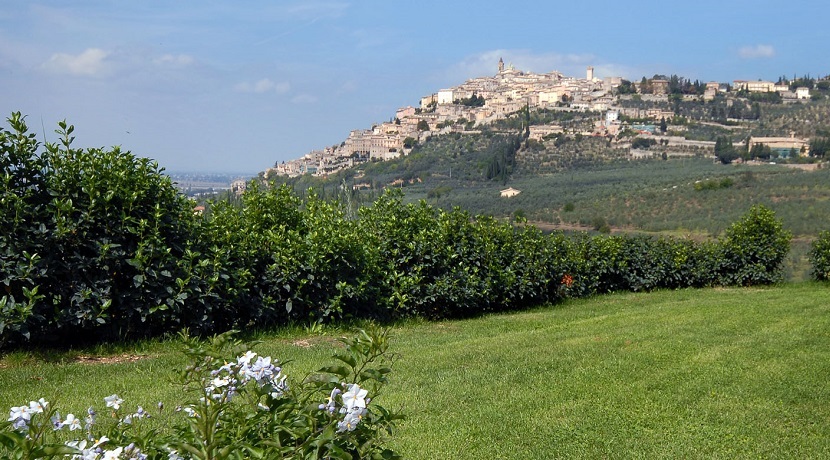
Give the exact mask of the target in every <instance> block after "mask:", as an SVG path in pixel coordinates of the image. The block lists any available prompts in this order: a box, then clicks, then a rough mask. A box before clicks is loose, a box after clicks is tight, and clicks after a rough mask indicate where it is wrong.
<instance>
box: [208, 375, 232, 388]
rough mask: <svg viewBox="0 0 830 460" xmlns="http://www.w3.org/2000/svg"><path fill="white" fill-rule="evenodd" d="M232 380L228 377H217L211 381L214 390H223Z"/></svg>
mask: <svg viewBox="0 0 830 460" xmlns="http://www.w3.org/2000/svg"><path fill="white" fill-rule="evenodd" d="M230 382H231V381H230V379H229V378H227V377H216V378H215V379H213V380H211V381H210V384H211V385H212V386H213V388H222V387H224V386H227V385H228V384H229V383H230Z"/></svg>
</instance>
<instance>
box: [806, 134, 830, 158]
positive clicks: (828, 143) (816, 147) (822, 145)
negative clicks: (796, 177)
mask: <svg viewBox="0 0 830 460" xmlns="http://www.w3.org/2000/svg"><path fill="white" fill-rule="evenodd" d="M828 150H830V138H826V137H816V138H814V139H811V140H810V156H813V157H816V158H824V155H825V154H826V153H827V151H828Z"/></svg>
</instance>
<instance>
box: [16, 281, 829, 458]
mask: <svg viewBox="0 0 830 460" xmlns="http://www.w3.org/2000/svg"><path fill="white" fill-rule="evenodd" d="M338 334H339V332H338V331H333V330H332V331H329V332H327V334H326V335H324V336H310V337H309V336H304V333H303V332H302V331H300V330H294V331H287V332H283V333H280V334H272V335H264V336H263V337H261V338H262V339H263V340H264V342H263V343H262V344H261V345H259V346H258V347H257V348H256V350H257V351H259V352H261V353H265V354H271V355H273V356H275V357H280V358H281V359H290V360H293V361H292V362H291V363H289V364H288V365H287V366H286V371H287V372H288V373H289V375H292V376H298V375H300V374H302V373H303V372H305V371H307V370H311V369H313V368H315V367H319V366H321V365H323V364H325V363H327V362H328V360H327V358H328V356H329V355H330V354H331V352H332V350H333V347H335V346H336V344H335V342H334V341H333V340H332V339H333V338H334V337H336V336H337V335H338ZM393 335H394V339H393V350H394V351H395V352H396V353H398V354H399V356H400V358H399V359H398V360H397V362H396V363H395V366H394V369H395V370H394V372H393V374H392V382H391V384H390V385H389V386H388V387H387V388H386V392H385V393H384V394H382V395H381V397H380V399H379V401H380V402H381V403H382V404H383V405H385V406H386V407H390V408H401V409H402V410H403V412H404V413H406V414H407V416H408V418H407V420H406V421H405V422H403V423H402V424H401V426H400V429H399V431H398V433H397V435H396V437H395V438H394V440H393V444H394V446H395V447H396V449H398V450H399V451H400V452H401V453H402V454H403V455H404V456H405V457H406V458H414V459H421V458H422V459H434V458H456V459H458V458H461V459H463V458H469V459H478V458H516V459H524V458H707V459H708V458H749V457H753V458H754V457H761V458H826V457H828V456H830V404H827V401H828V400H830V384H829V383H828V376H830V290H828V289H827V286H825V285H820V284H814V283H799V284H788V285H783V286H779V287H773V288H761V289H753V288H747V289H709V290H681V291H661V292H654V293H638V294H616V295H608V296H601V297H596V298H593V299H585V300H578V301H570V302H567V303H565V304H563V305H559V306H554V307H546V308H539V309H536V310H533V311H529V312H524V313H517V314H505V315H491V316H486V317H482V318H477V319H472V320H465V321H445V322H439V323H427V322H412V323H408V324H405V325H403V326H397V327H395V328H394V330H393ZM174 349H175V347H174V346H173V345H172V344H171V342H154V343H144V344H140V345H137V346H135V347H134V349H133V350H129V349H122V350H118V354H124V353H127V354H130V353H132V354H137V355H146V357H145V358H143V359H139V360H137V361H134V362H125V363H118V364H82V363H78V362H76V361H74V358H73V355H76V354H77V353H50V354H48V355H43V354H40V355H39V354H33V353H24V352H16V353H14V354H11V355H7V356H5V357H3V358H2V359H0V388H2V391H0V407H9V406H12V405H18V404H21V403H23V402H28V401H29V400H30V399H36V398H38V397H41V396H44V397H46V398H47V399H54V397H53V396H54V395H57V396H58V399H59V400H60V405H61V406H66V405H70V406H71V408H72V409H73V410H78V409H76V407H77V408H85V407H86V406H87V405H90V404H95V405H96V406H98V407H101V406H103V403H102V402H101V398H103V397H104V396H107V395H109V394H111V393H113V392H118V393H119V394H120V395H121V396H122V397H124V399H125V400H126V401H127V406H128V407H130V406H131V405H133V404H136V403H146V404H147V405H152V404H154V403H155V401H158V400H163V401H165V403H166V404H167V405H172V406H174V405H175V404H176V400H177V397H178V396H177V390H176V388H175V387H173V386H172V385H170V384H167V383H165V376H167V375H169V374H170V372H171V371H172V369H174V368H175V367H177V366H181V365H183V360H182V358H181V357H180V356H179V355H177V354H176V353H175V350H174ZM84 353H86V352H84ZM44 358H47V359H44Z"/></svg>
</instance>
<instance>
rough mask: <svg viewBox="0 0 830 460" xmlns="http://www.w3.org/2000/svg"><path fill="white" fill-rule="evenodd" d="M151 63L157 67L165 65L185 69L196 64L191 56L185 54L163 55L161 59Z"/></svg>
mask: <svg viewBox="0 0 830 460" xmlns="http://www.w3.org/2000/svg"><path fill="white" fill-rule="evenodd" d="M153 62H154V63H155V64H157V65H166V66H172V67H187V66H189V65H191V64H193V63H194V62H196V60H195V59H193V57H192V56H188V55H186V54H178V55H173V54H165V55H163V56H161V57H158V58H156V59H153Z"/></svg>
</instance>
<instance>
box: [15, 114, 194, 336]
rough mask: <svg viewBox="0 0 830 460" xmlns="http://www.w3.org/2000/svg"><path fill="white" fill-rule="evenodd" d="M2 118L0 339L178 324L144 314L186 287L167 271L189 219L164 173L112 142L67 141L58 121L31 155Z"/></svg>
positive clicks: (188, 232) (181, 248)
mask: <svg viewBox="0 0 830 460" xmlns="http://www.w3.org/2000/svg"><path fill="white" fill-rule="evenodd" d="M9 123H10V125H11V127H12V131H3V133H2V134H1V135H0V144H2V149H3V164H2V167H3V170H2V174H3V183H4V189H3V197H2V200H3V201H2V209H1V210H0V216H1V217H2V219H3V226H4V228H5V230H4V232H3V233H2V235H1V236H0V266H2V268H3V273H4V275H5V276H4V279H3V283H4V284H5V289H6V294H7V295H6V296H5V297H4V303H5V306H4V310H10V311H11V312H13V315H12V319H11V321H8V322H6V321H5V320H6V318H4V323H3V324H2V325H0V333H2V334H3V335H2V337H3V338H4V339H8V340H19V339H21V338H26V339H28V338H30V337H31V336H32V335H33V334H37V335H38V340H46V339H47V338H48V339H52V340H61V341H64V340H70V341H77V340H79V339H80V338H87V339H93V340H98V339H109V338H115V337H125V336H141V335H148V334H158V333H159V332H161V331H163V330H166V329H169V328H170V327H171V326H174V325H175V323H178V321H177V318H178V313H177V312H173V311H170V312H168V313H165V314H162V313H159V314H155V315H154V314H151V313H155V312H164V311H166V310H170V309H171V308H173V307H174V306H176V304H177V300H181V299H182V297H184V296H187V293H186V292H183V291H181V290H180V289H177V288H176V284H175V280H176V279H177V278H181V277H184V276H185V274H184V273H183V272H182V268H183V267H181V266H180V264H179V261H180V259H181V258H182V256H183V255H184V253H185V251H186V250H187V249H188V245H189V244H190V242H191V241H193V240H194V229H195V225H196V223H195V219H194V216H193V212H192V210H191V208H192V206H191V205H189V203H188V202H187V200H186V199H185V198H184V197H182V196H181V195H180V194H178V193H177V191H176V189H175V187H174V186H173V184H172V183H171V181H170V179H169V178H168V177H166V176H164V175H162V173H161V170H160V169H159V168H158V166H157V165H156V164H155V163H154V162H152V161H150V160H148V159H145V158H137V157H135V156H133V155H132V154H130V153H128V152H121V151H120V150H119V149H118V148H113V149H111V150H102V149H87V150H79V149H73V148H72V147H71V142H72V137H71V134H72V131H73V127H72V126H67V125H66V124H65V123H61V124H60V126H61V129H60V130H59V131H58V134H60V135H61V141H60V143H59V144H46V146H45V152H43V153H42V154H40V155H39V154H38V152H37V150H38V148H39V144H38V143H37V142H36V141H35V140H34V136H33V135H31V134H28V132H27V127H26V125H25V122H24V119H23V118H22V117H21V116H20V114H13V115H12V117H11V118H10V119H9ZM35 290H36V294H34V292H35ZM4 313H5V311H4ZM4 316H6V315H4ZM3 327H5V328H7V329H10V330H3Z"/></svg>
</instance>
